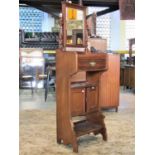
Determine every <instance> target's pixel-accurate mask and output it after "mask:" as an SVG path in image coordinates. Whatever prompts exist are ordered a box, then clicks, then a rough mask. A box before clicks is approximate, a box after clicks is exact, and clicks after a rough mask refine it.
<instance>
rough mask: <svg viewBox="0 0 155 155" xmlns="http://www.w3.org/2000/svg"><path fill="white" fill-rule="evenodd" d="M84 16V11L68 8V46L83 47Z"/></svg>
mask: <svg viewBox="0 0 155 155" xmlns="http://www.w3.org/2000/svg"><path fill="white" fill-rule="evenodd" d="M83 30H84V14H83V11H82V10H78V9H74V8H70V7H66V31H67V36H66V37H67V44H69V45H75V46H76V45H82V44H83Z"/></svg>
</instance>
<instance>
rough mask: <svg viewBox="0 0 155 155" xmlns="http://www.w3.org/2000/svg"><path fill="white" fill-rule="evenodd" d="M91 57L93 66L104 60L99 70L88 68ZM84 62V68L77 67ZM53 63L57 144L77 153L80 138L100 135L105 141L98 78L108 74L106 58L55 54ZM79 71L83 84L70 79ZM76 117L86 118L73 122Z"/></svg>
mask: <svg viewBox="0 0 155 155" xmlns="http://www.w3.org/2000/svg"><path fill="white" fill-rule="evenodd" d="M93 57H94V58H95V62H100V61H99V60H100V59H101V60H104V64H103V63H101V64H102V65H101V66H102V67H100V68H98V65H97V64H95V65H91V64H90V62H92V60H93V59H92V58H93ZM85 58H86V60H87V61H85V62H86V63H87V65H86V66H85V67H81V66H83V65H80V64H79V63H81V60H85ZM56 62H57V63H56V70H57V72H56V103H57V142H58V143H63V144H72V146H73V151H74V152H78V144H77V137H79V136H82V135H85V134H88V133H91V132H93V133H94V134H95V135H96V134H102V137H103V139H104V140H107V132H106V127H105V124H104V116H103V115H102V113H101V112H100V107H99V86H100V76H101V74H102V73H103V72H104V71H105V70H107V54H105V53H102V54H91V53H85V54H79V53H77V52H65V51H61V50H57V54H56ZM81 71H85V75H86V81H84V80H82V81H77V80H75V78H72V77H73V76H75V75H76V74H77V73H78V72H81ZM80 74H81V73H80ZM83 75H84V74H83ZM73 79H74V80H73ZM79 115H82V116H85V120H79V121H78V122H73V121H72V118H73V116H79Z"/></svg>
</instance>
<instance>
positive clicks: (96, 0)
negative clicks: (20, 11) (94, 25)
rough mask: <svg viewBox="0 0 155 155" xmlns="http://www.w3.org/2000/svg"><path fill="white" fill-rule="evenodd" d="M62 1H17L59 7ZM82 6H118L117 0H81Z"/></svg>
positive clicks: (77, 0) (75, 0)
mask: <svg viewBox="0 0 155 155" xmlns="http://www.w3.org/2000/svg"><path fill="white" fill-rule="evenodd" d="M61 1H62V0H19V3H23V4H24V3H25V4H26V3H27V2H29V3H35V4H40V5H56V6H60V5H61ZM72 3H79V0H72ZM83 5H84V6H109V7H110V6H118V0H83Z"/></svg>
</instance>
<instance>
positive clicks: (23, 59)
mask: <svg viewBox="0 0 155 155" xmlns="http://www.w3.org/2000/svg"><path fill="white" fill-rule="evenodd" d="M19 51H20V70H19V72H20V84H21V85H20V87H21V88H26V87H35V86H36V77H37V74H44V57H43V50H42V49H40V48H39V49H37V48H20V50H19ZM23 76H31V77H32V79H33V81H32V85H31V84H30V82H29V81H25V80H23V78H22V77H23ZM38 86H39V85H38ZM39 87H43V83H41V84H40V86H39Z"/></svg>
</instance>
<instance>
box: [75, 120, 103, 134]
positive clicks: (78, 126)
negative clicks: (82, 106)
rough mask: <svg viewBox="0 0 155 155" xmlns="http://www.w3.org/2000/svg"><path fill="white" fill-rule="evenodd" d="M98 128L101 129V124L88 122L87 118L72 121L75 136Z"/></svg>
mask: <svg viewBox="0 0 155 155" xmlns="http://www.w3.org/2000/svg"><path fill="white" fill-rule="evenodd" d="M100 129H102V126H101V125H99V124H96V123H93V122H90V121H88V120H82V121H79V122H75V123H74V130H75V132H76V136H77V137H79V136H82V135H85V134H89V133H91V132H94V131H98V130H100Z"/></svg>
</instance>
